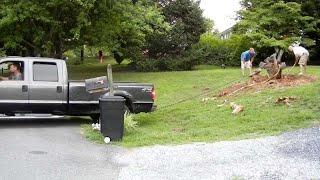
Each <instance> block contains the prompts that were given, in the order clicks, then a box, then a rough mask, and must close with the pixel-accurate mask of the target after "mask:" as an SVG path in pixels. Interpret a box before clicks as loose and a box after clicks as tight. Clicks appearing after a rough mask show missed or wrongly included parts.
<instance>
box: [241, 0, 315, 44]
mask: <svg viewBox="0 0 320 180" xmlns="http://www.w3.org/2000/svg"><path fill="white" fill-rule="evenodd" d="M242 4H244V5H245V7H247V8H248V9H247V10H245V11H240V12H239V14H240V16H241V17H242V20H241V21H240V22H239V23H238V33H245V35H246V36H248V38H249V39H251V40H252V41H253V42H254V43H255V44H256V46H258V47H279V48H286V47H288V46H289V45H290V44H291V43H293V42H294V41H296V40H299V41H301V39H302V38H303V36H304V32H305V31H306V30H309V29H312V27H313V25H310V23H307V22H310V21H312V20H313V18H312V17H309V16H303V15H301V5H300V4H298V3H295V2H287V3H285V2H284V1H271V0H261V1H254V0H252V1H249V0H244V1H242ZM249 4H251V5H249Z"/></svg>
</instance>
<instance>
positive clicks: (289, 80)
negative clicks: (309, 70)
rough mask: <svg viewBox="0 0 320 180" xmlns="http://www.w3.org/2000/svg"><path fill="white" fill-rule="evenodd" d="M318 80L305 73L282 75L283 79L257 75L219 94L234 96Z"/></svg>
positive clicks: (220, 95) (221, 95)
mask: <svg viewBox="0 0 320 180" xmlns="http://www.w3.org/2000/svg"><path fill="white" fill-rule="evenodd" d="M316 80H317V77H316V76H307V75H305V76H303V75H289V74H288V75H286V74H284V75H282V78H281V79H273V80H269V81H268V77H267V76H262V75H255V76H253V77H252V78H251V79H250V80H249V81H247V82H246V83H237V84H234V85H231V86H229V87H227V88H225V89H224V90H222V91H220V92H219V94H218V96H219V97H224V96H233V95H236V94H238V93H240V92H248V91H261V90H263V89H266V88H279V87H293V86H299V85H303V84H307V83H311V82H314V81H316Z"/></svg>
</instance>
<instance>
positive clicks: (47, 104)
mask: <svg viewBox="0 0 320 180" xmlns="http://www.w3.org/2000/svg"><path fill="white" fill-rule="evenodd" d="M30 66H32V67H31V69H32V73H31V74H32V75H31V83H30V92H29V104H30V105H31V106H32V109H33V111H36V112H42V113H59V112H63V111H64V109H65V107H64V105H63V101H64V100H63V98H64V96H63V95H64V93H65V92H63V91H64V88H63V77H62V67H60V66H61V63H60V62H59V61H52V62H51V61H50V62H46V61H33V62H32V63H31V64H30Z"/></svg>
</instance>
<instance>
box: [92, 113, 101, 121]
mask: <svg viewBox="0 0 320 180" xmlns="http://www.w3.org/2000/svg"><path fill="white" fill-rule="evenodd" d="M90 117H91V119H92V123H99V119H100V114H95V115H91V116H90Z"/></svg>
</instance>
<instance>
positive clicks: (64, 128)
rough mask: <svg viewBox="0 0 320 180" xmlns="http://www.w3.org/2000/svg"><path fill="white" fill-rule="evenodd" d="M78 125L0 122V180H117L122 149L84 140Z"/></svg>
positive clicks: (44, 121)
mask: <svg viewBox="0 0 320 180" xmlns="http://www.w3.org/2000/svg"><path fill="white" fill-rule="evenodd" d="M80 123H81V120H79V121H70V120H64V119H36V120H32V119H25V120H21V119H16V120H13V119H10V120H4V119H0V143H1V146H0V179H8V180H15V179H23V180H29V179H30V180H37V179H39V180H40V179H41V180H45V179H50V180H55V179H77V180H78V179H86V180H87V179H118V175H119V170H120V168H121V165H120V164H115V163H114V162H113V161H112V157H113V156H114V154H115V153H119V152H121V151H122V150H121V148H117V147H112V146H105V145H96V144H93V143H90V142H88V141H86V140H85V139H84V138H83V137H82V136H81V134H80V128H79V124H80Z"/></svg>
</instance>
